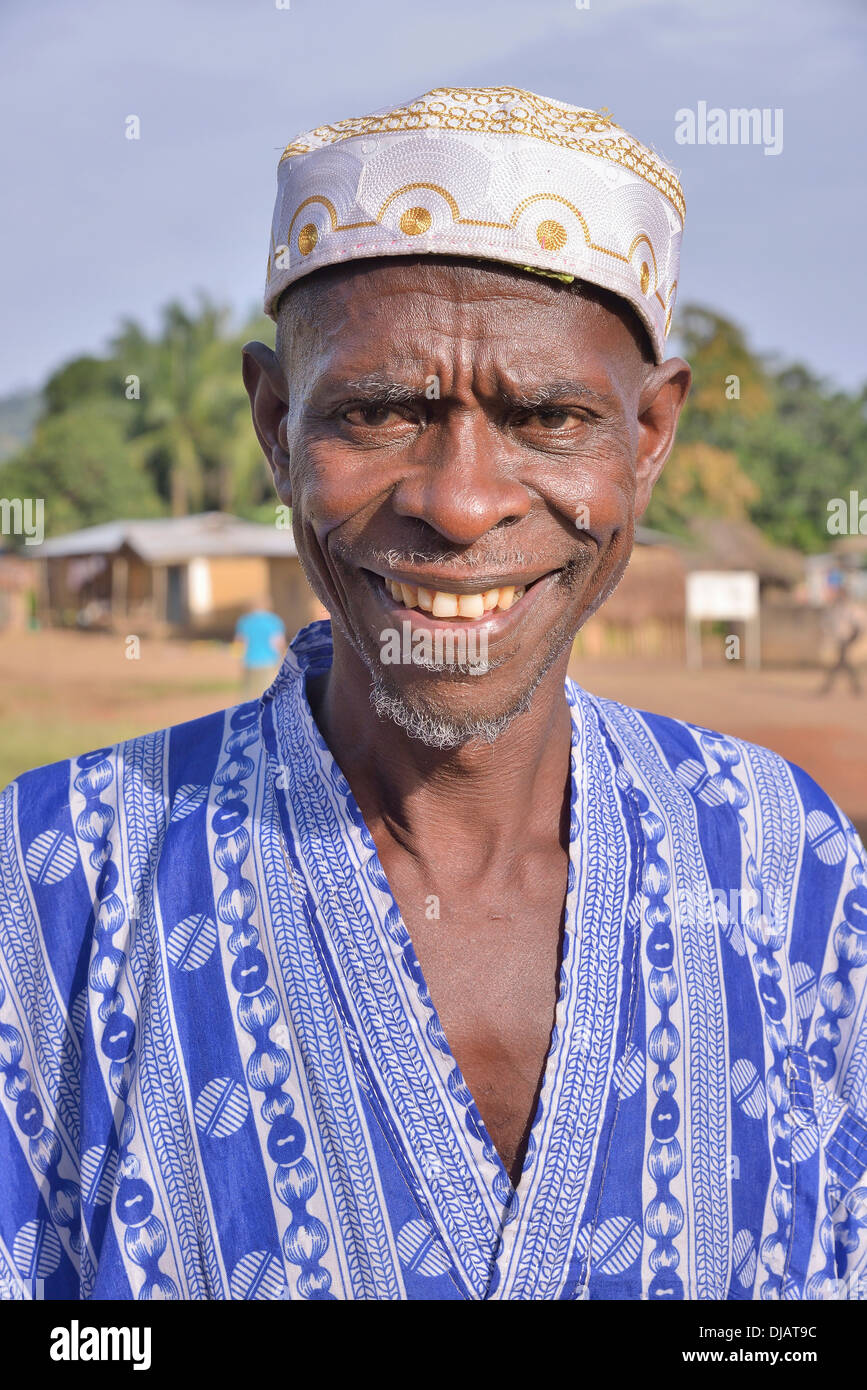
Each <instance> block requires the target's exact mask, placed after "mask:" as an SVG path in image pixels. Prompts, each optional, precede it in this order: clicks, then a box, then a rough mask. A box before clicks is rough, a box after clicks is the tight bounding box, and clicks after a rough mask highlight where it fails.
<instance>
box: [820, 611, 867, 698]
mask: <svg viewBox="0 0 867 1390" xmlns="http://www.w3.org/2000/svg"><path fill="white" fill-rule="evenodd" d="M824 626H825V631H826V633H827V635H828V637H829V638H830V640H831V641H832V643H833V644H834V647H835V648H836V652H837V660H836V661H835V663H834V665H833V666H829V668H828V673H827V675H826V677H825V682H824V684H823V685H822V686H821V688H820V690H819V692H818V693H819V694H820V695H827V694H828V693H829V691H830V689H831V687H832V685H833V684H834V682H835V680H836V679H837V677H838V675H841V674H842V673H843V672H844V671H845V672H846V675H847V676H848V677H849V684H850V685H851V687H852V692H853V694H855V695H860V694H861V682H860V681H859V679H858V672H857V670H856V668H855V667H854V666H853V665H852V663H851V662H850V660H849V652H850V650H851V648H852V646H853V645H854V643H855V642H856V641H857V640H858V638H859V637H860V636H861V633H862V632H863V631H864V627H865V622H864V617H863V615H862V613H861V612H860V610H859V609H858V608H856V606H855V605H854V604H853V603H851V602H850V600H849V598H848V595H847V594H846V590H845V589H844V588H843V587H842V586H840V587H838V588H837V589H835V591H834V597H833V598H832V600H831V602H830V604H829V605H828V608H827V610H826V612H825V619H824Z"/></svg>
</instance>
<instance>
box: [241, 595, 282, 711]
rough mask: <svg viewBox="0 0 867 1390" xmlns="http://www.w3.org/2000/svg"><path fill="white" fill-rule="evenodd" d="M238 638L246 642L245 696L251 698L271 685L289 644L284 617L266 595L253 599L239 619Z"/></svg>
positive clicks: (243, 658) (242, 664)
mask: <svg viewBox="0 0 867 1390" xmlns="http://www.w3.org/2000/svg"><path fill="white" fill-rule="evenodd" d="M235 641H236V642H242V643H243V645H244V651H243V656H242V658H241V666H242V676H241V690H242V693H243V695H244V698H245V699H249V697H250V696H251V695H254V694H256V693H258V691H260V690H263V689H264V688H265V687H266V686H268V685H270V684H271V681H272V680H273V678H274V676H275V675H276V674H277V671H278V670H279V668H280V661H281V659H282V656H283V651H284V648H285V646H286V629H285V627H284V626H283V620H282V618H280V617H278V616H277V614H276V613H272V612H271V610H270V609H269V608H267V607H266V604H265V601H264V600H263V599H261V598H258V599H253V600H252V601H251V602H250V603H249V604H248V606H247V610H246V612H245V613H244V614H243V616H242V617H240V618H239V619H238V623H237V626H236V628H235Z"/></svg>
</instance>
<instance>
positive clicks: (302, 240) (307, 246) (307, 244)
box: [298, 222, 319, 256]
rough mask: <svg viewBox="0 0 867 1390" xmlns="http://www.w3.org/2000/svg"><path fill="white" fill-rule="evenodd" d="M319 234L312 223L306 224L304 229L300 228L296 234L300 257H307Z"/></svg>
mask: <svg viewBox="0 0 867 1390" xmlns="http://www.w3.org/2000/svg"><path fill="white" fill-rule="evenodd" d="M318 240H319V233H318V232H317V230H316V228H315V227H314V225H313V223H312V222H308V223H307V225H306V227H302V228H301V231H300V232H299V233H298V250H299V251H300V252H301V255H302V256H309V255H310V252H311V251H312V250H313V248H314V246H315V245H316V243H317V241H318Z"/></svg>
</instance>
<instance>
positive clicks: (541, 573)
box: [367, 569, 556, 621]
mask: <svg viewBox="0 0 867 1390" xmlns="http://www.w3.org/2000/svg"><path fill="white" fill-rule="evenodd" d="M555 572H556V571H554V570H538V571H536V572H531V573H529V574H505V575H504V574H498V575H492V574H471V575H468V576H467V577H466V579H463V578H460V579H459V578H453V579H452V580H450V581H449V580H447V579H443V578H442V577H441V576H440V575H438V574H423V573H422V572H421V571H420V570H389V571H388V574H383V573H382V571H381V570H375V569H368V570H367V573H368V574H372V575H376V577H377V578H378V579H390V580H392V582H393V583H395V584H407V585H410V586H411V587H412V588H414V589H417V588H419V586H420V587H421V588H422V589H430V590H431V591H432V592H434V593H436V592H437V591H439V593H441V594H456V595H458V596H460V595H461V594H484V593H485V592H487V590H488V589H504V588H506V587H507V586H508V585H511V586H512V588H514V589H520V588H521V587H522V586H523V587H525V588H529V587H530V585H531V584H537V583H538V582H539V580H540V579H545V578H546V577H547V575H549V574H554V573H555ZM519 602H520V600H519ZM465 621H466V620H465ZM476 621H478V620H476Z"/></svg>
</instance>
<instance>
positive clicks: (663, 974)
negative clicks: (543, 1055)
mask: <svg viewBox="0 0 867 1390" xmlns="http://www.w3.org/2000/svg"><path fill="white" fill-rule="evenodd" d="M330 660H331V637H330V628H329V627H328V625H327V624H325V623H317V624H314V625H312V626H311V627H308V628H306V629H305V630H304V631H303V632H302V633H300V634H299V635H298V637H297V638H296V639H295V641H294V642H293V644H292V647H291V649H290V651H289V652H288V654H287V657H286V660H285V662H284V664H283V667H282V670H281V672H280V674H279V676H278V678H277V680H276V681H275V682H274V684H273V685H272V686H271V687H270V689H269V690H268V691H267V692H266V694H265V696H264V697H263V698H262V699H261V700H253V701H248V702H247V703H244V704H241V705H238V706H236V707H235V708H232V709H228V710H225V711H222V712H220V713H217V714H212V715H208V716H206V717H205V718H202V719H196V720H193V721H191V722H190V723H187V724H181V725H178V726H176V727H174V728H171V729H164V730H161V731H160V732H158V733H153V734H146V735H143V736H141V737H139V738H133V739H130V740H128V741H126V742H124V743H120V744H118V745H116V746H115V747H112V748H101V749H98V750H96V751H94V752H91V753H87V754H85V755H84V756H82V757H77V758H73V759H71V760H70V761H65V762H58V763H54V764H52V765H50V766H48V767H43V768H38V769H36V770H35V771H32V772H28V773H25V774H23V775H22V776H21V777H19V778H18V779H17V780H16V781H15V782H13V783H12V784H11V785H10V786H9V787H7V788H6V790H5V792H4V793H3V794H2V796H0V852H2V856H3V858H2V897H0V1003H2V1025H0V1064H2V1070H3V1083H2V1109H0V1157H2V1197H0V1262H2V1267H0V1280H2V1281H3V1285H4V1288H5V1289H6V1290H7V1291H8V1290H11V1291H12V1292H13V1296H18V1297H24V1298H29V1297H33V1296H39V1295H41V1296H44V1297H46V1298H69V1297H72V1298H79V1297H81V1298H85V1299H88V1298H101V1299H116V1298H119V1299H129V1298H184V1299H230V1298H231V1299H278V1298H289V1299H323V1298H332V1299H434V1300H440V1299H486V1298H496V1299H577V1298H591V1299H605V1298H627V1299H637V1298H650V1299H660V1298H666V1299H671V1298H674V1299H679V1298H686V1299H701V1298H715V1299H719V1298H732V1299H753V1298H776V1297H786V1298H821V1297H838V1298H840V1297H843V1298H847V1297H848V1298H851V1297H858V1296H859V1293H860V1294H861V1296H864V1295H865V1293H867V1260H865V1253H867V1231H865V1227H867V1177H865V1167H867V1024H865V1012H867V991H865V987H864V986H865V974H867V971H865V966H867V862H865V855H864V851H863V849H862V847H861V845H860V844H859V842H858V839H857V837H856V835H855V833H854V831H853V828H852V826H851V824H850V823H849V822H848V821H847V820H846V818H845V817H844V816H843V815H842V814H841V813H840V811H839V810H838V809H837V808H836V807H835V805H834V804H833V803H832V802H831V801H830V800H829V799H828V797H827V796H826V795H825V794H824V793H823V792H822V791H821V789H820V788H819V787H817V786H816V784H815V783H814V782H813V781H812V780H811V779H810V778H809V777H808V776H807V775H806V774H805V773H804V772H802V771H801V770H800V769H799V768H796V767H793V766H791V765H790V764H788V763H786V762H785V761H784V760H783V759H782V758H780V757H778V756H777V755H776V754H774V753H770V752H768V751H767V750H765V749H762V748H757V747H754V746H752V745H750V744H747V743H743V742H739V741H738V740H736V739H732V738H726V737H724V736H722V735H720V734H716V733H711V732H709V731H707V730H705V729H701V728H698V727H697V726H694V725H691V724H686V723H682V722H679V721H677V720H673V719H667V718H663V717H661V716H658V715H650V714H641V713H638V712H637V711H635V710H633V709H629V708H627V707H625V706H623V705H620V704H617V703H615V702H613V701H610V700H603V699H599V698H596V697H594V696H592V695H589V694H588V693H587V692H586V691H584V690H582V689H580V688H579V687H578V686H576V685H575V684H574V683H572V682H567V685H566V697H567V700H568V702H569V706H570V710H571V714H572V726H573V736H572V781H571V831H570V867H569V881H568V896H567V904H566V919H565V949H564V959H563V965H562V970H561V976H560V985H559V997H558V1004H557V1013H556V1024H555V1029H554V1034H553V1038H552V1043H551V1048H550V1052H549V1055H548V1058H547V1062H546V1068H545V1074H544V1082H543V1087H542V1092H541V1096H540V1100H539V1105H538V1110H537V1113H536V1118H535V1122H534V1125H533V1129H532V1133H531V1138H530V1143H529V1148H528V1152H527V1157H526V1161H525V1164H524V1169H523V1172H522V1175H521V1178H520V1182H519V1185H518V1188H517V1191H514V1190H513V1188H512V1185H511V1183H510V1181H509V1177H508V1175H507V1173H506V1171H505V1169H504V1167H503V1165H502V1163H501V1161H500V1159H499V1157H498V1155H497V1152H496V1150H495V1148H494V1146H493V1144H492V1142H491V1139H490V1137H489V1135H488V1134H487V1132H486V1129H485V1126H484V1124H483V1122H482V1119H481V1117H480V1115H479V1112H478V1110H477V1108H476V1106H475V1104H474V1102H473V1098H472V1095H471V1094H470V1092H469V1090H468V1088H467V1085H466V1083H465V1081H464V1080H463V1078H462V1076H461V1074H460V1071H459V1070H458V1068H457V1066H456V1065H455V1061H454V1058H453V1057H452V1055H451V1053H450V1050H449V1046H448V1042H447V1040H446V1038H445V1036H444V1034H443V1030H442V1027H441V1025H440V1022H439V1019H438V1017H437V1014H436V1012H435V1010H434V1008H433V1006H432V1004H431V1000H430V996H429V994H428V991H427V987H426V984H425V980H424V978H423V976H422V973H421V970H420V968H419V964H418V961H417V959H416V956H415V953H414V950H413V946H412V942H411V940H410V938H409V935H408V933H407V930H406V927H405V926H404V924H403V922H402V920H401V915H400V912H399V910H398V908H397V905H396V903H395V901H394V898H393V896H392V894H391V892H390V890H389V886H388V883H387V881H386V878H385V875H384V873H383V870H382V866H381V864H380V862H379V858H378V855H377V852H376V848H375V846H374V843H373V840H372V838H371V836H370V833H369V831H368V830H367V828H366V826H365V824H364V821H363V819H362V817H361V814H360V812H359V809H358V806H357V804H356V802H355V800H354V798H353V796H352V793H351V791H350V789H349V786H348V785H347V782H346V780H345V778H344V777H343V775H342V773H341V772H340V770H339V769H338V767H337V766H336V765H335V763H334V761H333V759H332V757H331V755H330V753H329V752H328V750H327V748H326V746H325V744H324V741H323V739H322V737H321V735H320V733H319V731H318V729H317V727H316V724H315V722H314V720H313V717H312V715H311V712H310V708H309V705H308V703H307V698H306V692H305V674H306V673H316V672H318V671H321V670H322V669H324V668H326V667H327V666H328V665H329V663H330ZM7 1296H9V1293H8V1292H7Z"/></svg>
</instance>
